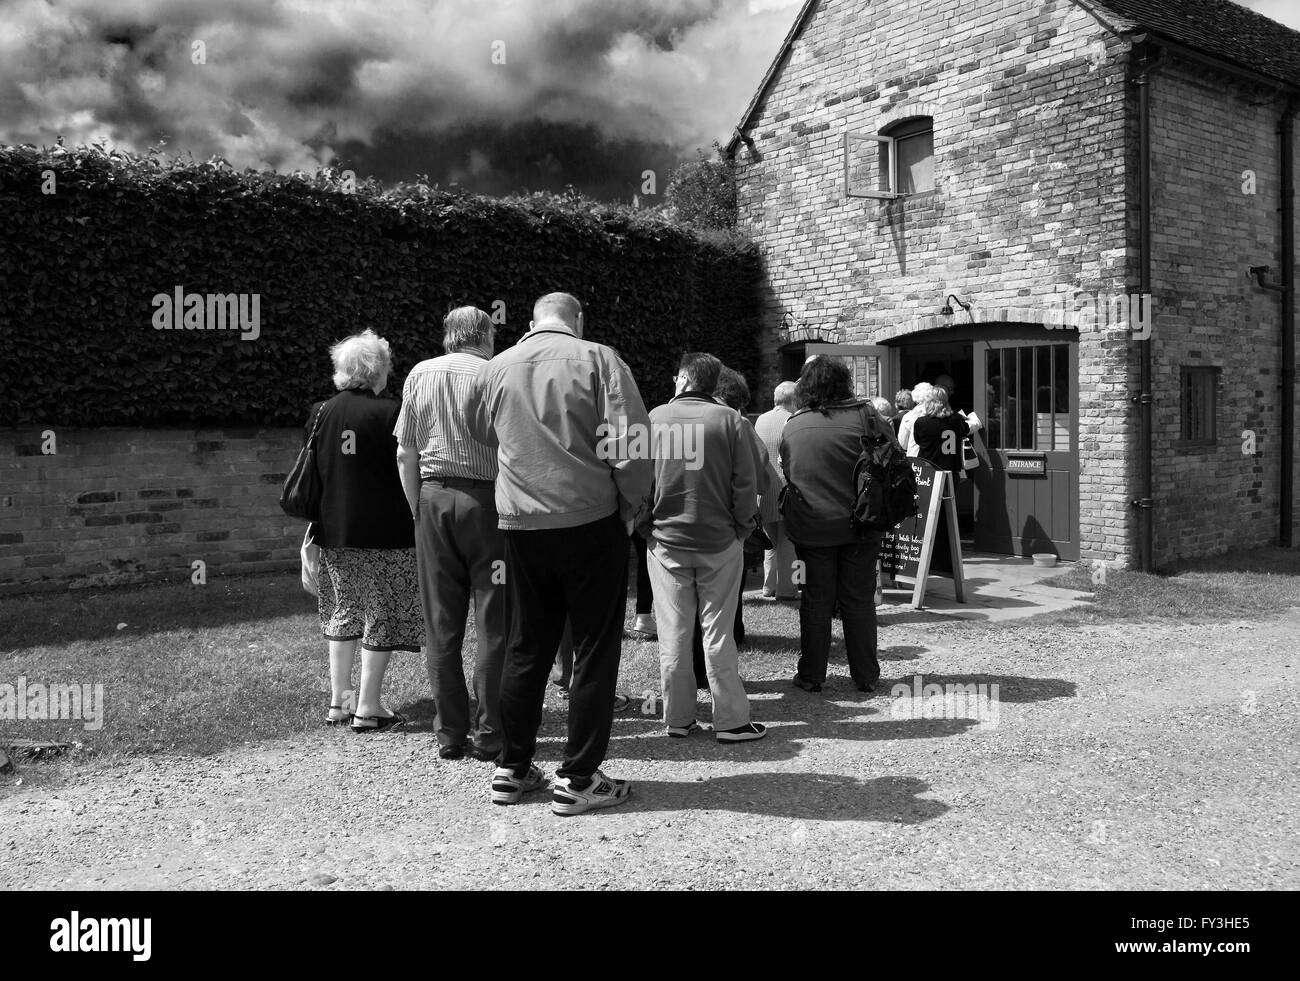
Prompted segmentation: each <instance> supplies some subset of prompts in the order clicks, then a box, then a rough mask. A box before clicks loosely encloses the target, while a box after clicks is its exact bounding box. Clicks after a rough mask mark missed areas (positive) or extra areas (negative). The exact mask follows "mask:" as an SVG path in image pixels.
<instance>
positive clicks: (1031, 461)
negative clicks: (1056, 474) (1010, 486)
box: [1006, 452, 1047, 477]
mask: <svg viewBox="0 0 1300 981" xmlns="http://www.w3.org/2000/svg"><path fill="white" fill-rule="evenodd" d="M1006 456H1007V462H1006V471H1007V475H1008V476H1011V477H1018V476H1033V477H1045V476H1047V454H1046V453H1015V452H1008V453H1007V455H1006Z"/></svg>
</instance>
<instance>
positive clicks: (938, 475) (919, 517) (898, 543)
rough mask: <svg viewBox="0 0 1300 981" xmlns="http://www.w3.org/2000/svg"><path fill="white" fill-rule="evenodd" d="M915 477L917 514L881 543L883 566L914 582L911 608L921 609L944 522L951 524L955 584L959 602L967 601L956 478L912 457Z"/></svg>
mask: <svg viewBox="0 0 1300 981" xmlns="http://www.w3.org/2000/svg"><path fill="white" fill-rule="evenodd" d="M911 464H912V473H914V474H915V475H916V507H917V513H916V514H915V515H914V516H912V517H910V518H905V519H904V520H902V521H900V522H899V523H898V524H897V525H895V526H894V528H893V529H891V530H890V531H887V532H885V534H884V536H883V537H882V539H881V542H880V567H881V569H882V570H884V571H885V572H889V573H891V574H892V575H894V576H901V577H903V578H904V579H914V580H915V581H916V585H915V587H914V588H913V590H912V608H913V609H920V608H921V602H922V600H924V599H925V587H926V582H927V581H928V579H929V578H930V561H931V559H933V557H934V543H935V537H936V534H937V532H938V528H939V523H940V522H941V521H946V522H948V545H949V548H950V549H951V552H950V554H951V557H952V584H953V591H954V593H955V594H956V598H957V602H958V603H964V602H966V598H965V593H964V576H963V570H962V564H961V536H960V533H959V532H958V530H957V495H956V489H955V488H954V486H953V476H952V474H951V473H949V472H948V471H947V470H939V469H937V468H936V467H935V466H934V464H933V463H930V462H929V461H928V460H920V459H916V458H913V459H912V460H911Z"/></svg>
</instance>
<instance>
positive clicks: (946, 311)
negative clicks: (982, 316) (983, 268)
mask: <svg viewBox="0 0 1300 981" xmlns="http://www.w3.org/2000/svg"><path fill="white" fill-rule="evenodd" d="M946 300H952V301H953V303H956V304H957V306H959V307H961V308H962V309H963V310H965V311H966V316H968V317H970V322H971V323H975V317H974V316H973V315H972V314H971V312H970V306H971V305H970V304H969V303H962V302H961V300H959V299H957V297H956V296H954V295H953V294H952V293H949V294H948V296H947V297H946ZM946 300H945V302H944V305H943V306H942V307H941V308H940V310H939V316H941V317H951V316H952V315H953V313H954V311H953V308H952V304H950V303H948V302H946Z"/></svg>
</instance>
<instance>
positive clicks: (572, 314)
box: [533, 293, 582, 337]
mask: <svg viewBox="0 0 1300 981" xmlns="http://www.w3.org/2000/svg"><path fill="white" fill-rule="evenodd" d="M545 324H564V326H566V327H568V328H569V329H570V330H572V331H573V332H574V333H575V334H577V335H578V336H579V337H581V336H582V304H581V303H579V302H578V298H577V297H576V296H573V295H572V294H570V293H547V294H546V295H545V296H544V297H542V298H541V299H540V300H538V301H537V302H536V303H534V304H533V327H534V328H537V327H541V326H543V325H545Z"/></svg>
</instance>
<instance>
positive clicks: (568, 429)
mask: <svg viewBox="0 0 1300 981" xmlns="http://www.w3.org/2000/svg"><path fill="white" fill-rule="evenodd" d="M582 333H583V315H582V306H581V304H580V303H579V302H578V301H577V300H576V299H575V298H574V297H572V296H570V295H569V294H567V293H550V294H547V295H546V296H543V297H542V298H541V299H540V300H538V301H537V303H536V305H535V306H534V307H533V321H532V323H531V324H530V325H529V331H528V333H527V334H525V335H524V337H523V338H522V339H521V340H520V341H519V343H517V344H516V345H515V346H514V347H512V348H510V349H509V350H507V351H505V352H503V353H501V354H499V355H497V356H496V357H495V358H493V359H492V360H491V361H489V362H488V363H487V364H485V365H484V366H483V367H482V368H481V369H480V370H479V373H478V378H477V388H478V399H477V405H476V413H475V422H474V424H473V428H474V430H475V431H476V432H477V433H478V435H479V436H480V438H482V439H483V440H484V441H486V442H488V443H490V444H491V445H494V446H496V447H497V464H498V473H497V480H496V506H497V513H498V515H499V516H500V527H501V529H502V531H503V532H504V537H505V568H504V570H502V571H503V573H504V577H505V584H506V608H507V622H508V630H509V640H508V641H507V644H506V658H505V668H504V670H503V672H502V677H501V691H500V696H499V706H500V707H499V712H500V719H501V734H502V749H501V755H500V756H499V757H498V758H497V770H496V774H495V775H494V776H493V778H492V800H493V802H494V803H497V804H514V803H516V802H517V801H518V800H519V799H520V798H521V797H522V796H523V795H524V794H525V793H528V792H530V791H533V790H538V789H540V788H541V787H543V786H545V783H546V778H545V776H544V775H543V774H542V772H541V770H540V769H539V768H538V767H536V766H535V765H533V753H534V751H535V749H536V745H537V729H538V726H539V725H540V723H541V718H542V701H543V699H544V697H545V693H546V683H547V676H548V675H549V673H550V670H551V664H552V662H553V661H554V659H555V651H556V648H557V647H558V646H559V643H560V638H561V636H562V635H563V633H564V624H565V621H566V619H567V620H568V621H569V623H570V624H571V625H572V629H573V644H574V656H573V680H572V682H571V683H570V686H569V739H568V744H567V746H566V747H565V751H564V761H563V763H562V764H561V765H560V767H559V768H558V769H557V770H556V778H555V784H554V790H553V794H552V802H551V809H552V810H553V811H554V812H555V813H556V814H560V815H570V814H579V813H582V812H583V811H587V810H591V809H593V808H599V807H612V806H614V805H616V804H621V803H622V802H623V801H625V800H627V797H628V794H629V793H630V786H629V784H628V782H627V781H626V780H615V779H613V778H611V777H608V776H606V775H605V774H604V773H602V772H601V771H600V769H599V767H600V764H601V763H602V762H603V761H604V758H605V751H606V749H607V748H608V746H609V733H610V727H611V726H612V724H613V720H614V694H615V687H616V684H617V682H618V665H619V660H620V657H621V653H622V636H623V618H624V612H625V609H626V603H627V567H628V552H627V536H628V533H629V531H630V530H631V527H632V525H633V524H634V523H635V522H636V521H638V520H640V517H641V513H642V512H643V511H644V510H645V509H647V508H648V507H649V503H650V500H649V499H650V487H651V481H652V479H653V466H652V463H651V461H650V460H649V459H648V453H646V452H641V453H636V452H629V447H633V448H635V447H636V446H637V445H638V443H639V444H640V445H645V443H646V438H645V434H646V433H647V432H648V430H649V417H648V416H647V415H646V410H645V405H644V403H643V402H642V400H641V393H640V392H639V391H638V390H637V386H636V382H635V381H633V379H632V373H631V371H630V370H628V367H627V365H626V364H624V363H623V361H622V359H621V358H619V357H618V355H617V354H615V353H614V351H612V350H611V349H610V348H608V347H605V346H604V345H602V344H596V343H593V342H591V341H586V340H583V338H582ZM637 434H641V438H640V440H639V441H638V440H637V439H636V436H637ZM629 436H630V437H631V439H630V440H629V438H628V437H629Z"/></svg>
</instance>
